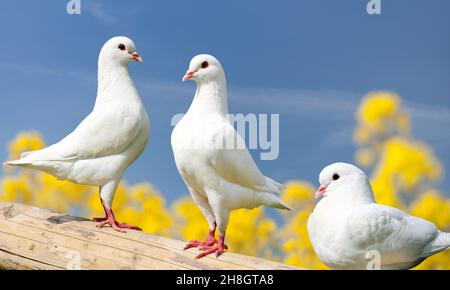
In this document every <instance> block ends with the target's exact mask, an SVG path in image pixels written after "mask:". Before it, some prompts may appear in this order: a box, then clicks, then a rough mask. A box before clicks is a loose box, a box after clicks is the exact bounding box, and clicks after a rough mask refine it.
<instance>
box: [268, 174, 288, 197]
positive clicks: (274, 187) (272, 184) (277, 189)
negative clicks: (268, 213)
mask: <svg viewBox="0 0 450 290" xmlns="http://www.w3.org/2000/svg"><path fill="white" fill-rule="evenodd" d="M264 178H265V179H266V182H267V184H268V185H269V186H270V188H271V189H272V190H273V191H274V192H275V193H276V194H280V193H282V192H283V191H284V190H285V188H286V187H285V186H284V184H281V183H279V182H277V181H275V180H273V179H272V178H270V177H267V176H264Z"/></svg>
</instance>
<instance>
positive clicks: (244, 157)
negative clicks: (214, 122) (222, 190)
mask: <svg viewBox="0 0 450 290" xmlns="http://www.w3.org/2000/svg"><path fill="white" fill-rule="evenodd" d="M211 143H212V144H211V145H212V146H213V147H212V148H216V149H214V150H213V154H212V156H211V160H210V162H211V164H212V166H213V167H214V168H215V170H216V172H217V173H218V174H219V175H220V176H222V177H223V178H224V179H226V180H228V181H229V182H232V183H235V184H239V185H241V186H243V187H246V188H251V189H254V190H256V191H262V192H277V193H278V192H280V188H279V186H280V184H278V183H276V182H275V181H273V180H271V179H269V178H267V177H265V176H264V175H263V174H262V173H261V171H260V170H259V168H258V167H257V166H256V164H255V161H254V160H253V158H252V156H251V155H250V152H249V151H248V149H247V147H246V145H245V142H244V140H243V139H242V138H241V136H240V135H239V134H238V133H237V132H236V130H235V129H234V128H233V126H231V124H229V123H225V124H223V126H220V128H219V129H218V130H217V131H215V132H214V134H213V138H211Z"/></svg>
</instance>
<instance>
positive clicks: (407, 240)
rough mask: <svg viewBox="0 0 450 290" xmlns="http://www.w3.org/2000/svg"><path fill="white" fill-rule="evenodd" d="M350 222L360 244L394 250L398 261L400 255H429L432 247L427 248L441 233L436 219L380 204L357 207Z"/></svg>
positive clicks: (350, 227)
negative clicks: (422, 217) (417, 215)
mask: <svg viewBox="0 0 450 290" xmlns="http://www.w3.org/2000/svg"><path fill="white" fill-rule="evenodd" d="M347 226H348V232H349V233H350V239H351V241H352V242H354V243H355V245H356V246H358V247H361V248H366V247H370V246H373V247H374V249H379V250H381V251H382V252H384V253H390V254H392V256H391V258H392V259H393V261H396V262H398V261H399V259H401V260H405V261H404V262H410V261H411V259H418V258H421V257H422V258H423V257H427V256H429V255H430V254H431V252H432V250H431V249H430V250H425V249H426V248H429V245H430V244H431V243H432V241H433V240H434V239H435V238H436V237H437V235H438V231H437V228H436V226H435V225H434V224H433V223H431V222H428V221H426V220H424V219H421V218H417V217H413V216H409V215H407V214H406V213H404V212H402V211H401V210H398V209H395V208H392V207H388V206H383V205H379V204H369V205H365V206H361V207H359V208H358V209H356V210H354V211H353V212H352V213H351V214H350V216H349V219H348V224H347ZM426 252H429V253H426ZM388 259H389V258H388ZM408 260H409V261H408ZM386 262H388V261H386Z"/></svg>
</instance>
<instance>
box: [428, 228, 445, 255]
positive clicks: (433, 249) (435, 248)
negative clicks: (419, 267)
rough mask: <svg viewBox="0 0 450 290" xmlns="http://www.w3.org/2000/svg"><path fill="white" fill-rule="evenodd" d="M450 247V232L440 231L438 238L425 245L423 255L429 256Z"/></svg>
mask: <svg viewBox="0 0 450 290" xmlns="http://www.w3.org/2000/svg"><path fill="white" fill-rule="evenodd" d="M448 248H450V233H445V232H441V231H438V235H437V236H436V238H435V239H434V240H433V241H432V242H431V243H430V244H428V245H427V246H425V248H424V249H423V253H422V255H421V256H422V257H429V256H431V255H434V254H437V253H439V252H442V251H444V250H446V249H448Z"/></svg>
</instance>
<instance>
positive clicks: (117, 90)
mask: <svg viewBox="0 0 450 290" xmlns="http://www.w3.org/2000/svg"><path fill="white" fill-rule="evenodd" d="M131 61H137V62H142V58H141V57H140V56H139V54H138V53H137V51H136V48H135V45H134V43H133V41H132V40H131V39H129V38H126V37H122V36H119V37H114V38H111V39H110V40H108V41H107V42H106V43H105V44H104V46H103V48H102V49H101V51H100V55H99V59H98V91H97V99H96V101H95V106H94V109H93V111H92V112H91V113H90V114H89V115H88V116H87V117H86V118H85V119H84V120H83V121H82V122H81V123H80V124H79V125H78V127H77V128H76V129H75V131H73V132H72V133H70V134H69V135H68V136H67V137H65V138H64V139H62V140H61V141H60V142H58V143H56V144H54V145H51V146H49V147H47V148H44V149H42V150H37V151H32V152H26V153H23V154H22V155H21V158H20V159H19V160H16V161H9V162H6V163H5V165H12V166H22V167H26V168H32V169H36V170H41V171H45V172H47V173H49V174H51V175H54V176H55V177H57V178H58V179H60V180H69V181H72V182H74V183H79V184H86V185H95V186H99V187H100V199H101V203H102V205H103V208H104V210H105V213H106V217H105V218H96V219H94V220H95V221H97V222H100V223H99V224H98V225H97V226H98V227H103V226H104V225H107V224H108V225H110V226H111V227H112V228H114V229H115V230H117V231H121V232H124V230H122V229H123V228H127V229H135V230H140V228H139V227H136V226H130V225H127V224H122V223H119V222H117V221H116V219H115V217H114V214H113V211H112V203H113V199H114V195H115V192H116V188H117V185H118V184H119V182H120V180H121V179H122V175H123V173H124V172H125V170H126V169H127V168H128V166H129V165H130V164H131V163H133V161H135V160H136V159H137V158H138V157H139V155H140V154H141V153H142V151H143V150H144V148H145V146H146V144H147V141H148V137H149V135H150V122H149V119H148V116H147V113H146V111H145V109H144V106H143V104H142V102H141V99H140V97H139V93H138V91H137V89H136V87H135V85H134V83H133V80H132V78H131V76H130V73H129V71H128V64H129V63H130V62H131Z"/></svg>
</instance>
